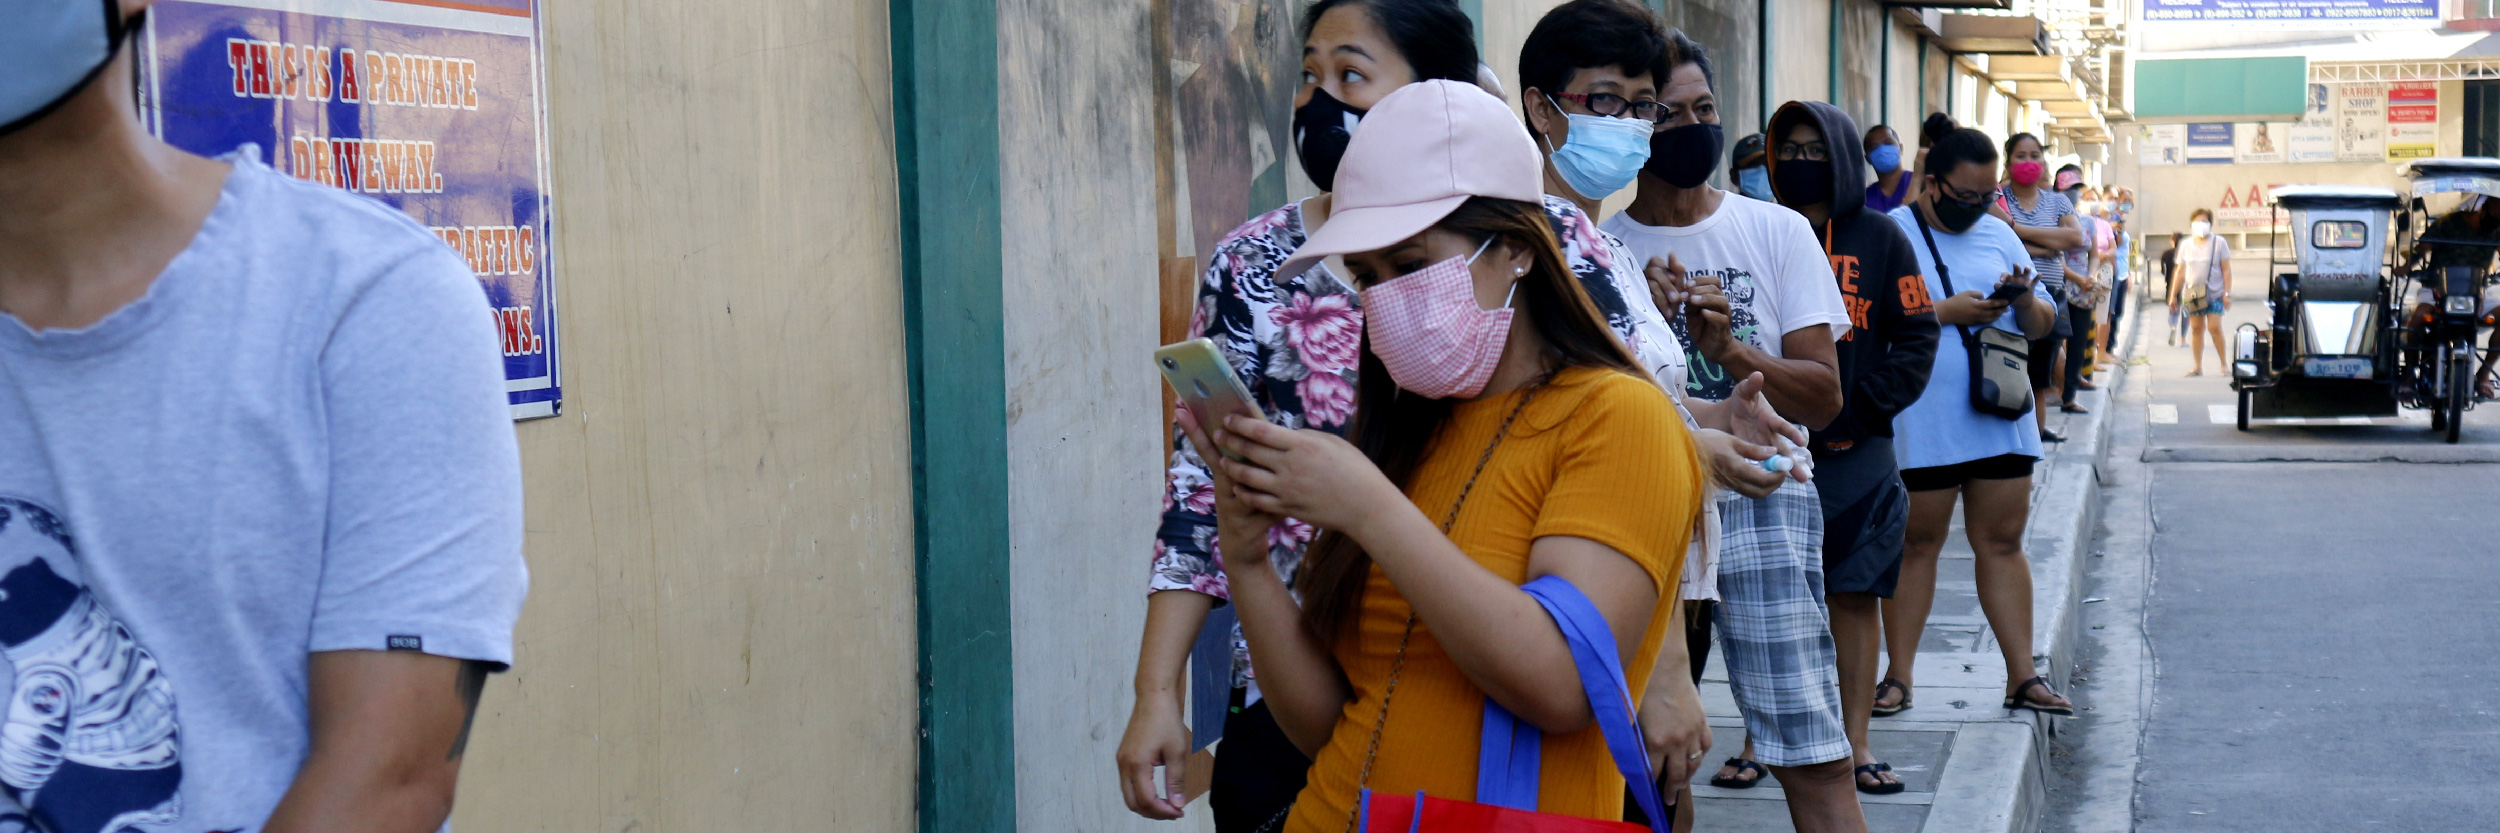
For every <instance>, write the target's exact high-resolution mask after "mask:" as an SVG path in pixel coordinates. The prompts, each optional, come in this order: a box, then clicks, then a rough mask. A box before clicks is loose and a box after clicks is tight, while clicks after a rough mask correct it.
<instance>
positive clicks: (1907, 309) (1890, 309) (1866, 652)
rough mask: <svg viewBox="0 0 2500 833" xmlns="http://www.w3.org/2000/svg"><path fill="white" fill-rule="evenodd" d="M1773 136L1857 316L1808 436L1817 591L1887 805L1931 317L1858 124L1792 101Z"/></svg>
mask: <svg viewBox="0 0 2500 833" xmlns="http://www.w3.org/2000/svg"><path fill="white" fill-rule="evenodd" d="M1769 135H1771V136H1773V137H1775V138H1776V139H1777V141H1775V142H1774V143H1773V144H1772V152H1771V187H1772V189H1773V190H1774V191H1776V192H1777V193H1778V195H1779V198H1780V204H1781V205H1785V206H1788V207H1789V208H1790V209H1793V210H1795V211H1796V212H1797V213H1799V214H1802V215H1804V216H1805V218H1806V223H1807V224H1808V225H1810V226H1812V227H1813V228H1814V231H1815V234H1817V235H1818V236H1820V237H1821V238H1822V241H1823V251H1824V253H1825V255H1826V257H1827V259H1828V260H1829V261H1830V263H1831V269H1832V280H1833V282H1834V283H1835V284H1837V285H1838V286H1839V287H1840V293H1841V297H1842V300H1843V301H1845V302H1846V303H1847V305H1848V308H1849V332H1848V333H1847V334H1846V335H1843V336H1841V338H1840V345H1839V351H1840V384H1841V389H1842V390H1843V391H1845V392H1846V396H1845V397H1844V399H1843V403H1842V405H1841V408H1840V415H1839V416H1836V417H1833V418H1832V422H1831V424H1830V425H1827V426H1825V427H1824V428H1823V429H1822V430H1819V431H1816V432H1814V436H1813V449H1814V470H1815V475H1816V478H1815V484H1816V490H1817V491H1818V492H1819V493H1820V496H1821V498H1822V502H1823V582H1824V584H1823V592H1824V599H1825V600H1826V601H1827V602H1829V604H1830V606H1831V618H1832V642H1833V644H1834V646H1835V647H1836V648H1837V652H1838V660H1839V662H1838V668H1839V672H1840V704H1841V708H1842V710H1843V711H1842V717H1843V726H1844V727H1845V728H1846V730H1847V731H1848V734H1849V746H1850V749H1851V754H1852V756H1853V757H1852V759H1851V762H1852V764H1854V767H1853V769H1854V772H1855V777H1856V779H1857V788H1858V791H1859V792H1864V793H1872V794H1877V795H1888V794H1892V793H1898V792H1900V791H1902V789H1904V787H1903V785H1902V783H1901V778H1900V777H1899V776H1897V775H1895V774H1893V772H1892V766H1891V765H1890V764H1887V763H1884V762H1882V761H1879V760H1876V758H1875V752H1874V749H1873V748H1872V747H1871V746H1870V745H1869V744H1868V742H1867V734H1866V731H1867V720H1868V718H1869V717H1871V716H1872V711H1871V710H1872V709H1873V707H1874V706H1873V704H1874V699H1875V677H1876V664H1877V662H1878V660H1879V657H1880V656H1881V654H1882V652H1883V622H1882V620H1881V618H1880V615H1879V610H1878V604H1879V601H1878V600H1879V599H1887V598H1891V597H1892V594H1893V588H1894V586H1895V584H1896V583H1898V581H1899V580H1900V577H1901V544H1902V535H1903V530H1904V528H1905V527H1906V526H1907V524H1908V523H1909V515H1910V493H1909V490H1907V489H1905V488H1903V487H1902V485H1901V477H1900V468H1899V463H1898V461H1896V460H1895V459H1894V458H1893V451H1892V430H1893V429H1892V418H1893V415H1895V414H1898V413H1900V412H1901V409H1903V408H1907V407H1909V405H1910V403H1912V402H1915V401H1917V400H1918V398H1919V396H1920V395H1921V394H1922V393H1924V392H1925V391H1926V389H1927V374H1928V370H1929V368H1930V366H1931V365H1933V364H1934V362H1935V359H1936V314H1935V307H1934V305H1933V304H1932V303H1930V301H1929V295H1928V292H1927V283H1926V279H1925V278H1922V277H1920V274H1919V270H1918V257H1917V255H1916V253H1915V252H1913V251H1911V248H1910V239H1909V238H1908V237H1906V236H1904V235H1903V234H1902V233H1901V227H1900V226H1899V225H1897V224H1895V223H1893V222H1892V218H1890V217H1887V216H1885V215H1883V214H1882V213H1880V212H1876V211H1873V210H1869V209H1867V208H1866V207H1865V206H1864V205H1863V204H1862V202H1861V201H1862V200H1864V199H1867V198H1868V197H1870V196H1872V195H1874V194H1875V193H1876V190H1875V189H1874V188H1871V187H1867V186H1865V185H1862V184H1861V182H1860V180H1861V178H1862V177H1863V174H1862V173H1861V172H1862V171H1863V170H1864V168H1862V167H1861V162H1860V160H1859V159H1858V156H1857V154H1855V153H1852V152H1850V144H1851V142H1850V141H1849V138H1850V137H1853V136H1856V135H1857V125H1856V124H1855V123H1853V122H1851V121H1850V120H1849V116H1848V114H1846V113H1843V112H1841V111H1840V108H1837V107H1833V106H1831V105H1829V104H1825V103H1822V102H1819V101H1792V102H1789V103H1787V104H1783V105H1781V106H1780V109H1779V111H1778V112H1777V113H1774V114H1773V115H1772V116H1771V127H1770V132H1769ZM1868 135H1869V136H1873V135H1875V134H1872V133H1869V134H1868ZM1825 137H1833V138H1834V139H1836V140H1837V141H1829V140H1826V138H1825ZM1883 147H1891V148H1893V149H1894V150H1895V151H1896V152H1897V151H1898V150H1899V147H1898V146H1897V145H1884V146H1883ZM1894 161H1895V162H1898V161H1899V160H1898V159H1895V160H1894ZM1877 168H1878V169H1879V170H1880V169H1881V168H1882V166H1880V165H1879V166H1877ZM1895 168H1896V173H1897V172H1898V171H1897V168H1898V166H1897V165H1896V166H1895Z"/></svg>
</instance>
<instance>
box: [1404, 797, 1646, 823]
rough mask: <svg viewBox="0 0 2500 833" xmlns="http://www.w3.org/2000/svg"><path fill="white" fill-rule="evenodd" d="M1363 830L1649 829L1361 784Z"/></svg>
mask: <svg viewBox="0 0 2500 833" xmlns="http://www.w3.org/2000/svg"><path fill="white" fill-rule="evenodd" d="M1362 802H1363V803H1362V810H1361V812H1362V814H1363V824H1362V827H1361V828H1360V829H1361V830H1362V833H1651V831H1650V829H1649V828H1648V827H1647V826H1644V825H1638V824H1633V823H1631V822H1626V821H1600V820H1597V819H1584V818H1580V817H1578V816H1564V815H1557V814H1554V813H1538V812H1531V811H1528V810H1514V809H1511V808H1509V807H1500V806H1495V805H1492V804H1477V803H1474V802H1469V801H1447V800H1443V799H1438V798H1433V797H1431V796H1428V795H1424V794H1423V793H1416V794H1414V795H1412V796H1404V795H1383V794H1379V793H1374V792H1372V791H1370V790H1364V791H1363V796H1362Z"/></svg>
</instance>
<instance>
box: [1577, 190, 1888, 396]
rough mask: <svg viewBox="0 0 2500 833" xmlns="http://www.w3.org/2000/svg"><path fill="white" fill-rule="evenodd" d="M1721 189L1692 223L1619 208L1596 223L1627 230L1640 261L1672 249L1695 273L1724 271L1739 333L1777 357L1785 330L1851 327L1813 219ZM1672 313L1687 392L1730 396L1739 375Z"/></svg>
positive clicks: (1835, 333)
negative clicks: (1644, 218) (1656, 220)
mask: <svg viewBox="0 0 2500 833" xmlns="http://www.w3.org/2000/svg"><path fill="white" fill-rule="evenodd" d="M1719 193H1720V197H1721V199H1720V200H1719V210H1717V211H1714V212H1711V214H1710V216H1708V217H1704V218H1702V220H1701V222H1698V223H1694V224H1692V225H1689V226H1651V225H1643V224H1641V223H1639V222H1637V221H1634V220H1633V219H1632V218H1631V217H1630V216H1628V215H1626V214H1625V213H1623V212H1616V213H1615V216H1613V217H1609V218H1607V219H1606V221H1605V222H1604V223H1601V224H1599V226H1598V227H1599V228H1602V229H1604V230H1605V231H1607V232H1608V233H1611V234H1613V235H1614V236H1616V237H1618V238H1621V239H1622V240H1623V245H1624V246H1625V247H1626V248H1628V249H1630V250H1631V252H1632V254H1633V256H1634V257H1636V258H1638V259H1639V260H1640V262H1643V263H1647V262H1648V261H1649V259H1650V258H1652V257H1656V258H1660V259H1664V258H1666V257H1667V256H1668V255H1670V254H1672V255H1674V256H1675V259H1676V261H1677V262H1679V263H1681V264H1682V265H1683V266H1684V268H1685V270H1686V271H1687V272H1688V273H1689V274H1690V275H1691V276H1692V277H1693V278H1695V279H1700V278H1707V277H1715V278H1718V279H1719V281H1720V285H1721V286H1722V287H1724V289H1725V291H1726V292H1727V297H1728V305H1729V312H1730V316H1729V317H1730V321H1729V326H1730V327H1731V328H1732V329H1733V330H1734V335H1735V337H1736V338H1737V339H1738V340H1741V341H1743V342H1744V343H1746V344H1749V345H1752V346H1753V347H1754V349H1757V350H1761V351H1762V352H1765V353H1768V354H1770V355H1771V356H1772V357H1774V358H1784V357H1783V356H1781V353H1780V339H1781V338H1783V337H1785V336H1787V335H1788V334H1789V333H1793V332H1796V331H1798V330H1802V329H1805V328H1807V327H1812V326H1814V325H1816V324H1825V325H1829V326H1830V327H1831V328H1832V339H1833V340H1834V341H1838V340H1839V339H1840V337H1841V336H1844V335H1847V334H1848V333H1849V309H1848V307H1847V306H1846V305H1845V304H1844V303H1843V302H1842V301H1841V298H1840V284H1839V283H1838V282H1836V281H1834V280H1833V279H1832V266H1831V259H1830V258H1829V257H1827V256H1826V255H1824V254H1823V249H1822V246H1821V244H1819V243H1817V242H1815V237H1814V227H1813V226H1810V225H1808V224H1807V223H1806V218H1805V217H1804V216H1803V215H1800V214H1798V213H1797V212H1795V211H1791V210H1789V209H1788V208H1786V207H1785V206H1780V205H1776V204H1773V203H1767V202H1763V201H1761V200H1757V199H1753V198H1751V197H1747V196H1744V195H1742V194H1736V193H1732V192H1726V191H1721V192H1719ZM1668 320H1669V324H1670V325H1671V326H1672V327H1673V328H1674V330H1675V334H1676V336H1677V337H1678V338H1679V340H1680V341H1681V342H1682V343H1683V344H1684V345H1686V349H1687V350H1688V351H1691V354H1690V356H1689V359H1688V361H1687V367H1686V371H1685V372H1686V374H1687V379H1686V381H1685V388H1684V390H1685V393H1686V394H1687V395H1690V396H1692V397H1694V398H1697V399H1706V400H1710V401H1713V402H1716V401H1719V400H1722V399H1726V398H1727V397H1728V395H1729V394H1730V393H1732V392H1733V391H1734V390H1735V388H1736V380H1735V379H1732V378H1729V376H1728V372H1727V369H1726V368H1723V367H1720V366H1719V364H1718V363H1717V362H1713V361H1710V360H1709V359H1707V358H1703V357H1702V355H1701V353H1700V351H1698V350H1694V349H1693V348H1692V347H1691V345H1692V343H1693V341H1692V331H1691V330H1690V329H1688V328H1687V327H1686V325H1685V322H1684V319H1683V317H1681V316H1672V317H1670V318H1669V319H1668Z"/></svg>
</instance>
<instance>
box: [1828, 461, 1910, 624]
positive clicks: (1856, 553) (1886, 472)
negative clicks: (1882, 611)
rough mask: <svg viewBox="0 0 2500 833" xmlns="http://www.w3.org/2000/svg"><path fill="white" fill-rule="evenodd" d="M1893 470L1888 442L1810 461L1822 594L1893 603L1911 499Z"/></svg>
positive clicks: (1908, 520) (1908, 521) (1893, 464)
mask: <svg viewBox="0 0 2500 833" xmlns="http://www.w3.org/2000/svg"><path fill="white" fill-rule="evenodd" d="M1896 465H1897V464H1896V463H1894V462H1893V456H1892V439H1891V438H1890V437H1868V438H1866V439H1863V440H1859V441H1858V443H1857V445H1856V446H1854V447H1852V448H1850V449H1849V450H1848V451H1844V452H1837V453H1826V454H1822V455H1818V456H1817V457H1816V458H1815V461H1814V482H1815V486H1816V489H1817V494H1818V495H1819V496H1820V497H1821V498H1822V499H1823V592H1825V593H1872V594H1874V595H1876V596H1878V597H1881V598H1886V599H1889V598H1892V591H1893V587H1894V586H1895V585H1897V584H1899V583H1900V580H1901V547H1902V536H1903V533H1904V532H1906V531H1907V530H1908V529H1909V525H1910V493H1909V491H1908V490H1906V489H1903V488H1902V487H1901V478H1900V477H1899V476H1897V473H1896V469H1895V467H1896Z"/></svg>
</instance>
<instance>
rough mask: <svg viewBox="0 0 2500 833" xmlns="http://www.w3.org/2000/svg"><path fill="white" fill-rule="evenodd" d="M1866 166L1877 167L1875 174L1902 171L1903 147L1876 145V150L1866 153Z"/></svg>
mask: <svg viewBox="0 0 2500 833" xmlns="http://www.w3.org/2000/svg"><path fill="white" fill-rule="evenodd" d="M1866 164H1869V165H1873V166H1875V172H1876V173H1879V174H1888V173H1892V172H1893V171H1898V170H1901V146H1900V145H1894V144H1882V145H1876V146H1875V149H1874V150H1870V151H1867V152H1866Z"/></svg>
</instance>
